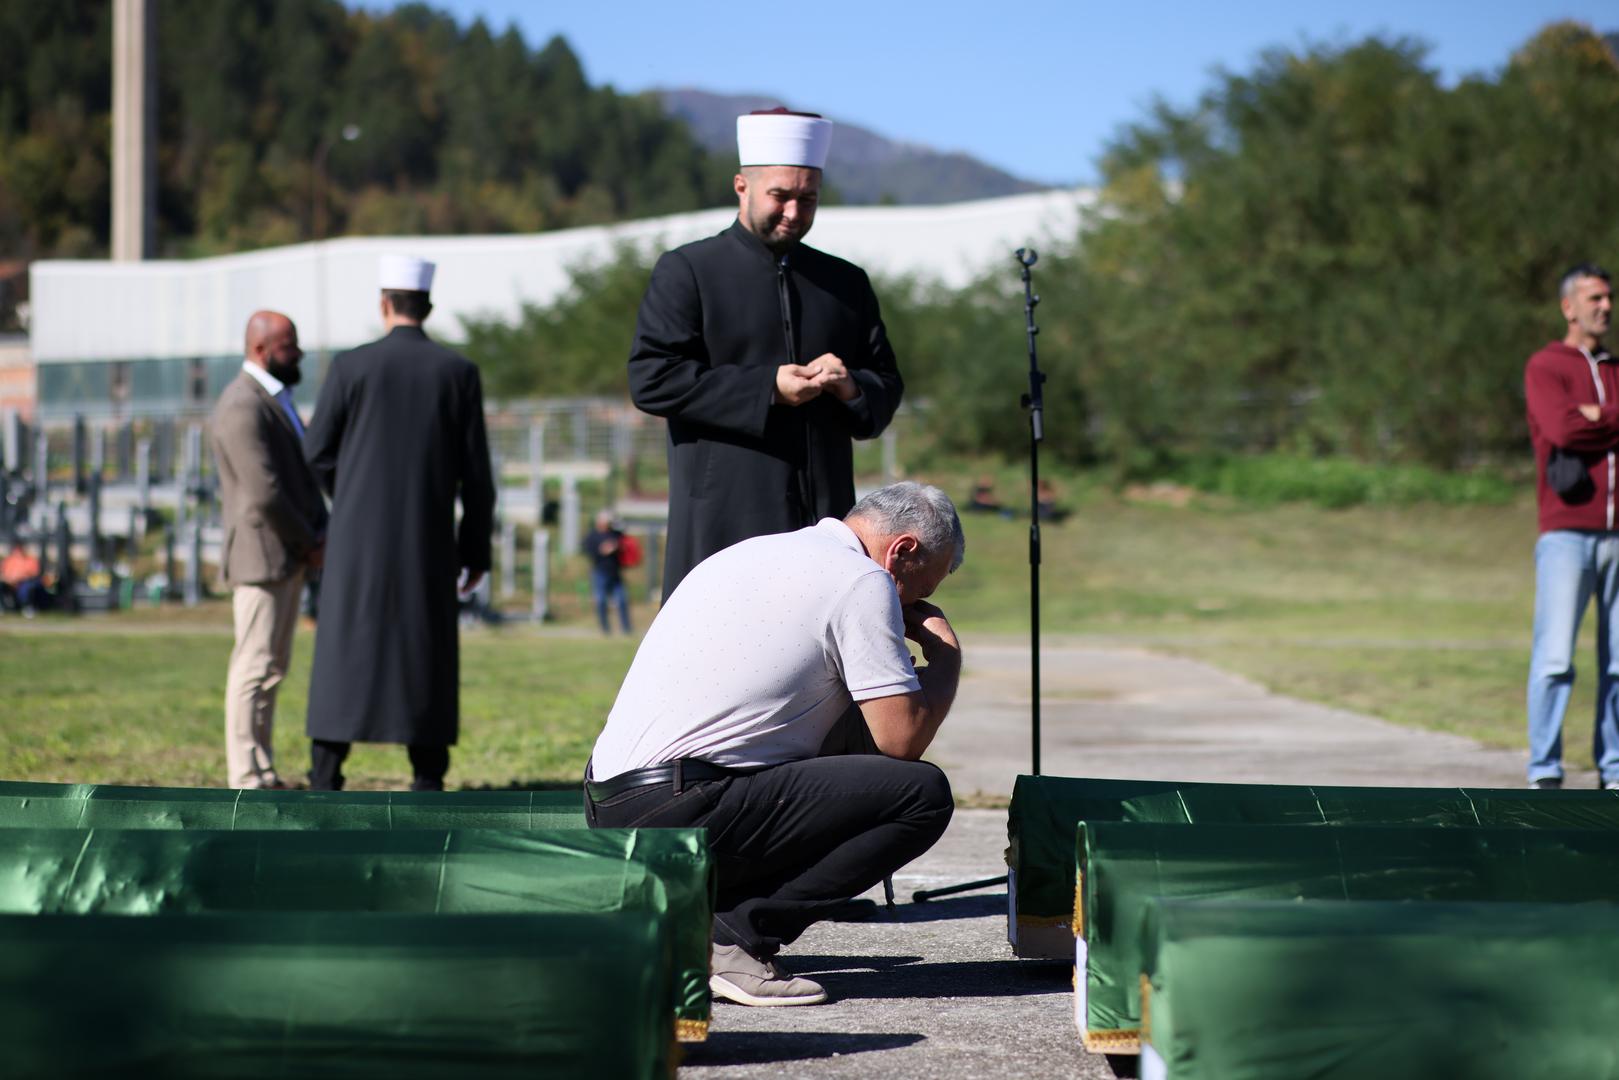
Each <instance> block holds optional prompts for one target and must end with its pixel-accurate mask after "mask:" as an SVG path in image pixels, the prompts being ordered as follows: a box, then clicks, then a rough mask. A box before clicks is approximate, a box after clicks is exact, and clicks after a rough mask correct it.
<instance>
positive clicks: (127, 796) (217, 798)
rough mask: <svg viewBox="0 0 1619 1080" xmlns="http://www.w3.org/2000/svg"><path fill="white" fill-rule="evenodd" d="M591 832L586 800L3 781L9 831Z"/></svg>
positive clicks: (1, 797)
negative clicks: (485, 830)
mask: <svg viewBox="0 0 1619 1080" xmlns="http://www.w3.org/2000/svg"><path fill="white" fill-rule="evenodd" d="M16 827H22V828H75V829H77V828H116V829H583V828H585V827H586V826H585V808H584V792H583V791H582V790H580V789H568V790H563V791H454V792H443V791H410V792H401V791H236V790H232V789H230V788H161V787H118V786H112V785H105V784H40V783H26V782H21V781H0V828H16Z"/></svg>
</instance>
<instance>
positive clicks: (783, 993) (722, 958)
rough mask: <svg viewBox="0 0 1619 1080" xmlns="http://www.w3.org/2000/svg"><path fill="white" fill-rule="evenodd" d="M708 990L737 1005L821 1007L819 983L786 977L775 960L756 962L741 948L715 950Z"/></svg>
mask: <svg viewBox="0 0 1619 1080" xmlns="http://www.w3.org/2000/svg"><path fill="white" fill-rule="evenodd" d="M709 964H710V966H709V970H710V971H711V972H712V974H710V975H709V977H708V988H709V989H710V990H712V991H713V992H714V994H715V995H716V996H718V997H722V998H724V999H725V1000H726V1001H734V1002H736V1003H737V1004H738V1005H819V1004H820V1003H821V1002H823V1001H825V1000H826V991H825V990H824V989H822V988H821V984H820V983H816V982H811V981H810V980H808V979H800V978H796V977H794V976H792V975H787V974H784V973H783V972H782V970H781V969H780V968H778V967H777V966H776V964H775V961H773V960H758V959H755V958H754V957H753V956H752V955H750V954H749V953H748V951H747V950H746V949H744V948H742V946H740V945H718V944H716V945H715V946H714V952H713V956H712V958H711V959H710V962H709Z"/></svg>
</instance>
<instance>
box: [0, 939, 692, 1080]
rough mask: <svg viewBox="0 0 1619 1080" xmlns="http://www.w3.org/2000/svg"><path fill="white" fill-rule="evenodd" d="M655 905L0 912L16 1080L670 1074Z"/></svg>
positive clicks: (5, 1039) (664, 950)
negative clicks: (602, 909)
mask: <svg viewBox="0 0 1619 1080" xmlns="http://www.w3.org/2000/svg"><path fill="white" fill-rule="evenodd" d="M670 968H671V960H670V954H669V940H668V932H667V927H666V926H665V924H664V922H663V920H662V919H661V918H660V917H659V916H657V915H656V914H654V913H652V912H646V911H634V912H632V911H618V912H610V913H602V914H594V915H588V916H586V915H565V914H542V915H452V916H444V915H397V914H375V913H366V914H355V913H347V912H345V913H329V912H284V911H259V912H251V913H249V912H234V913H230V914H218V915H199V916H192V917H186V918H129V917H127V916H120V915H29V916H22V915H5V916H0V1046H3V1047H4V1050H3V1053H4V1065H3V1067H0V1069H3V1074H4V1075H5V1076H6V1077H8V1078H12V1080H25V1078H26V1080H34V1078H40V1080H45V1078H49V1080H60V1078H64V1077H184V1078H204V1077H207V1078H232V1080H236V1078H240V1080H256V1078H261V1077H272V1076H273V1077H301V1076H323V1077H348V1078H352V1077H376V1078H379V1080H380V1078H387V1080H416V1078H420V1080H430V1078H431V1080H439V1078H443V1077H462V1076H476V1077H480V1078H494V1077H514V1078H515V1077H539V1076H544V1077H552V1076H556V1077H609V1076H626V1077H668V1076H672V1075H673V1073H674V1069H673V1057H674V1040H673V1032H672V1029H671V1024H670V1016H669V1012H668V1009H667V1003H668V995H667V987H668V985H669V981H670V978H671V975H670Z"/></svg>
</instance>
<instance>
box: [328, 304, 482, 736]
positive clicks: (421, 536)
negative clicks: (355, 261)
mask: <svg viewBox="0 0 1619 1080" xmlns="http://www.w3.org/2000/svg"><path fill="white" fill-rule="evenodd" d="M304 452H305V455H306V456H307V457H308V459H309V464H310V465H311V466H312V467H313V468H314V470H315V475H316V477H317V478H318V479H319V480H320V483H321V486H322V487H323V488H325V489H326V492H327V494H328V495H330V496H331V497H332V519H331V524H330V526H329V529H328V533H327V542H326V561H325V570H324V572H323V575H322V578H321V590H320V621H319V625H318V627H317V629H316V632H315V665H314V671H313V672H312V674H311V675H310V685H309V717H308V725H307V726H308V732H309V737H310V738H312V739H325V740H331V741H333V742H385V743H406V744H415V745H418V746H451V745H453V744H454V743H455V740H456V735H457V733H458V729H459V727H460V701H459V698H460V695H459V674H460V663H459V657H460V653H459V637H458V634H457V627H456V618H457V604H456V594H455V586H456V577H457V575H458V574H459V572H460V569H461V568H462V567H467V568H469V569H471V570H474V571H487V570H488V569H489V534H490V530H491V528H492V526H493V514H494V503H495V489H494V481H493V479H492V477H491V475H490V468H489V444H488V440H487V437H486V435H485V432H484V420H483V388H482V384H481V382H480V381H479V378H478V369H477V368H476V367H474V366H473V365H472V363H471V362H470V361H468V360H466V359H464V358H463V357H461V356H458V355H457V354H455V353H453V352H451V351H450V350H449V349H446V348H444V347H443V346H441V345H436V344H434V343H433V342H432V341H430V340H428V337H427V335H426V334H425V333H423V332H422V330H421V328H420V327H415V326H401V327H396V328H395V329H394V330H393V331H391V332H390V333H389V334H388V335H387V336H386V337H384V338H382V339H381V340H380V341H375V342H372V343H371V344H369V345H363V346H361V347H360V348H358V349H355V350H353V351H352V352H348V353H345V354H343V355H342V356H339V357H338V358H337V359H336V360H335V361H333V362H332V366H331V369H330V370H329V371H328V372H327V373H326V382H325V385H323V386H322V387H321V391H320V399H319V401H318V403H317V404H316V408H315V416H314V419H313V420H311V421H310V424H309V429H308V432H307V433H306V435H305V438H304ZM458 493H459V495H460V498H461V511H462V513H461V523H460V527H459V531H458V530H457V526H456V521H455V500H456V496H457V494H458Z"/></svg>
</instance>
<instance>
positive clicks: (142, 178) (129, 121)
mask: <svg viewBox="0 0 1619 1080" xmlns="http://www.w3.org/2000/svg"><path fill="white" fill-rule="evenodd" d="M157 4H158V0H113V4H112V257H113V261H115V262H135V261H138V260H141V259H147V258H151V256H152V254H153V251H154V250H155V248H156V243H155V240H156V219H157Z"/></svg>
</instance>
